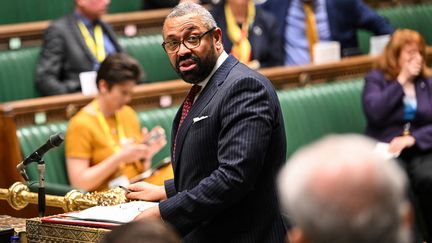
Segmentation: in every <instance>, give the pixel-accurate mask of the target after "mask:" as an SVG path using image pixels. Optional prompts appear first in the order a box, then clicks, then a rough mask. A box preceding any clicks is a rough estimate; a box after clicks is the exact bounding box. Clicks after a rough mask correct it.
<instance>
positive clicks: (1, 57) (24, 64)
mask: <svg viewBox="0 0 432 243" xmlns="http://www.w3.org/2000/svg"><path fill="white" fill-rule="evenodd" d="M38 55H39V48H37V47H34V48H26V49H20V50H13V51H3V52H0V102H5V101H10V100H19V99H28V98H34V97H38V96H39V93H38V91H37V90H36V86H35V84H34V81H33V80H34V76H35V72H36V62H37V58H38Z"/></svg>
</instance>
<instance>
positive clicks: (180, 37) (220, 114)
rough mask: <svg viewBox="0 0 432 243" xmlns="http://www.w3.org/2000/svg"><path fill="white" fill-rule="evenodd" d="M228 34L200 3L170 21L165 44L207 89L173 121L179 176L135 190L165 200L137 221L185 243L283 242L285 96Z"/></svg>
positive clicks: (182, 70)
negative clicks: (160, 224) (279, 184)
mask: <svg viewBox="0 0 432 243" xmlns="http://www.w3.org/2000/svg"><path fill="white" fill-rule="evenodd" d="M221 33H222V32H221V30H220V29H219V28H218V27H217V26H216V23H215V21H214V19H213V17H212V16H211V15H210V13H209V12H208V11H207V10H206V9H205V8H203V7H202V6H200V5H198V4H194V3H190V2H186V3H182V4H179V5H178V6H177V7H175V8H174V9H173V10H172V12H171V13H170V14H169V15H168V16H167V18H166V20H165V23H164V26H163V37H164V43H163V47H164V49H165V51H166V52H167V55H168V57H169V59H170V61H171V63H172V65H173V67H174V69H175V70H176V71H177V72H178V73H179V75H180V76H181V77H182V79H183V80H184V81H186V82H188V83H192V84H197V85H200V86H201V89H200V91H199V93H198V94H197V96H195V98H194V99H192V101H193V105H191V104H188V105H187V106H190V105H191V108H190V110H189V112H188V113H187V115H186V114H185V111H184V106H186V105H185V104H186V102H187V100H188V97H189V96H188V97H187V98H186V100H185V103H184V104H183V105H182V107H180V109H179V112H178V113H177V115H176V117H175V120H174V123H173V129H172V141H173V144H172V149H171V152H172V163H173V169H174V179H173V180H168V181H166V182H165V185H164V186H160V187H159V186H155V185H151V184H148V183H144V182H140V183H137V184H134V185H130V186H129V189H131V190H133V191H135V192H132V193H128V194H127V196H128V197H129V198H133V199H143V200H150V201H161V202H160V203H159V206H156V207H153V208H150V209H148V210H146V211H144V212H142V213H141V214H140V215H139V216H138V217H137V219H140V218H146V217H161V218H162V219H163V220H164V221H166V222H168V223H170V224H172V225H173V226H174V227H175V228H176V229H177V230H178V232H179V233H180V234H181V235H182V236H183V240H184V242H188V243H189V242H206V243H208V242H218V243H221V242H224V243H225V242H244V243H252V242H257V243H272V242H284V237H285V233H286V227H285V225H284V222H283V219H282V216H281V213H280V211H279V207H278V200H277V193H276V188H275V181H274V178H275V174H276V173H277V171H278V169H279V167H280V166H281V165H282V164H283V163H284V161H285V156H286V141H285V132H284V123H283V118H282V113H281V109H280V105H279V101H278V97H277V96H276V92H275V90H274V88H273V86H272V84H271V83H270V81H269V80H268V79H267V78H265V77H264V76H262V75H261V74H259V73H257V72H255V71H253V70H251V69H249V68H248V67H246V66H245V65H243V64H241V63H239V61H238V60H237V59H235V58H234V57H232V56H229V55H228V54H227V53H226V52H225V51H224V49H223V46H222V34H221ZM182 113H183V116H185V119H184V121H181V120H180V119H181V117H182ZM179 123H180V126H179Z"/></svg>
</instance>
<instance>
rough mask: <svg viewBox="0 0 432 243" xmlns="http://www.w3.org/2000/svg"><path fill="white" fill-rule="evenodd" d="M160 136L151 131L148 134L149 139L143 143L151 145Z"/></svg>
mask: <svg viewBox="0 0 432 243" xmlns="http://www.w3.org/2000/svg"><path fill="white" fill-rule="evenodd" d="M160 136H162V134H161V133H159V132H155V131H152V132H150V137H149V138H148V139H147V141H145V142H144V144H146V145H151V144H152V143H153V142H154V141H156V139H158V138H159V137H160Z"/></svg>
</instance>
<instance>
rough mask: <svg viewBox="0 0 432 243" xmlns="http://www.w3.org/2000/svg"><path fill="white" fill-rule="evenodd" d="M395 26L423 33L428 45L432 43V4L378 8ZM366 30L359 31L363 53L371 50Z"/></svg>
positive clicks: (368, 34)
mask: <svg viewBox="0 0 432 243" xmlns="http://www.w3.org/2000/svg"><path fill="white" fill-rule="evenodd" d="M377 12H378V13H379V14H380V15H381V16H383V17H385V18H387V19H388V20H389V22H390V23H391V24H392V25H393V26H394V27H395V28H399V29H401V28H404V29H413V30H416V31H418V32H419V33H421V34H422V35H423V37H424V38H425V40H426V43H427V44H428V45H432V27H431V23H432V4H430V3H429V4H419V5H403V6H399V7H391V8H383V9H378V10H377ZM370 36H371V34H370V33H368V32H366V31H359V32H358V40H359V46H360V49H361V50H362V52H363V53H368V52H369V38H370Z"/></svg>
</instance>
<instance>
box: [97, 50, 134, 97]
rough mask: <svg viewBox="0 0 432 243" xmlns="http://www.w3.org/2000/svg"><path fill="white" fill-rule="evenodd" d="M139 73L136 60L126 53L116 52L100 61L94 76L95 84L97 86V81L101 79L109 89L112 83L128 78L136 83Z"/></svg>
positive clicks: (124, 80) (121, 81) (127, 79)
mask: <svg viewBox="0 0 432 243" xmlns="http://www.w3.org/2000/svg"><path fill="white" fill-rule="evenodd" d="M141 75H142V71H141V67H140V64H139V63H138V61H137V60H135V59H134V58H132V57H130V56H129V55H127V54H126V53H116V54H112V55H109V56H107V57H106V58H105V60H104V61H103V62H102V63H101V65H100V67H99V70H98V73H97V77H96V84H97V87H98V88H99V82H100V80H102V79H103V80H105V82H106V83H107V86H108V89H111V87H112V86H113V85H114V84H118V83H123V82H126V81H130V80H133V81H135V82H136V83H138V81H139V80H140V79H141Z"/></svg>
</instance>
